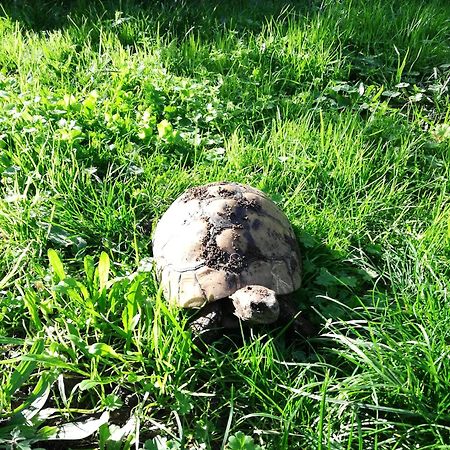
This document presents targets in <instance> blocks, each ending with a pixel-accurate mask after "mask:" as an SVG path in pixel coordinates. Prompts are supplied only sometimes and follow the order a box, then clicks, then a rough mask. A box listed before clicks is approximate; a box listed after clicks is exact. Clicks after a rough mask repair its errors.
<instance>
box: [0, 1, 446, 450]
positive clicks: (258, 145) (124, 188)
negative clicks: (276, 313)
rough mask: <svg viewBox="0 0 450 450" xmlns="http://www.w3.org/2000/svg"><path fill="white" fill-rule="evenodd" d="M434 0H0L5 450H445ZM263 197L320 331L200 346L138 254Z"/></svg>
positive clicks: (442, 63)
mask: <svg viewBox="0 0 450 450" xmlns="http://www.w3.org/2000/svg"><path fill="white" fill-rule="evenodd" d="M449 18H450V3H448V2H447V1H445V0H430V1H420V0H410V1H408V2H406V1H405V2H392V1H387V0H374V1H371V2H367V1H365V0H353V1H350V0H322V1H321V0H310V1H298V2H296V1H292V2H288V1H284V0H283V1H281V0H273V1H258V0H245V1H188V0H181V1H174V2H167V1H166V2H165V1H161V2H155V3H153V2H138V1H137V0H136V1H131V0H129V1H128V0H104V1H103V2H89V1H84V0H73V1H69V0H67V1H63V0H60V1H58V2H56V1H50V0H44V1H42V2H36V1H33V0H23V1H12V0H11V1H6V2H2V5H0V176H1V179H0V181H1V182H0V191H1V193H0V448H7V449H22V450H25V449H29V448H47V449H57V448H60V449H66V448H101V449H106V450H116V449H127V448H144V449H153V450H156V449H157V450H163V449H227V450H237V449H243V450H257V449H259V450H262V449H265V450H269V449H274V450H278V449H312V450H313V449H318V450H324V449H333V450H335V449H336V450H337V449H361V450H363V449H364V450H366V449H407V450H410V449H413V448H414V449H450V298H449V288H450V98H449V86H450V20H449ZM218 180H228V181H238V182H241V183H245V184H249V185H252V186H254V187H256V188H258V189H261V190H262V191H264V192H265V193H266V194H267V195H268V196H269V197H271V198H272V199H273V200H274V201H275V202H276V203H277V204H278V205H279V207H280V208H281V209H282V210H283V211H284V212H285V213H286V215H287V217H288V218H289V220H290V222H291V223H292V225H293V227H294V230H295V233H296V236H297V238H298V242H299V244H300V248H301V251H302V257H303V284H302V287H301V288H300V290H299V291H297V293H296V294H295V296H294V299H293V301H294V302H295V303H296V306H297V307H298V308H300V309H301V310H302V311H303V314H304V315H305V316H306V317H308V318H309V320H311V321H312V322H313V323H314V324H315V325H316V326H317V327H318V329H319V332H318V334H317V336H314V337H312V338H309V339H305V338H304V337H302V336H300V335H297V334H294V335H293V334H292V333H291V332H290V331H289V329H286V328H276V327H275V328H274V327H261V328H255V329H253V330H251V331H250V332H249V331H247V332H245V331H243V332H242V333H241V334H242V335H241V336H239V333H238V335H237V336H233V335H227V334H225V335H224V336H223V338H221V339H219V340H218V341H217V342H215V343H213V344H211V345H207V346H197V344H196V343H195V342H193V340H192V336H191V333H190V331H189V330H188V328H187V327H185V322H186V315H185V314H183V313H182V312H180V311H178V310H177V309H176V308H174V307H172V306H169V305H168V304H167V303H166V302H165V299H164V298H163V296H162V293H161V290H160V288H159V284H158V280H157V279H156V278H155V273H154V270H153V266H152V260H151V257H152V249H151V236H152V230H153V229H154V226H155V224H156V223H157V220H158V219H159V218H160V217H161V215H162V214H163V213H164V211H165V210H166V209H167V208H168V207H169V205H170V204H171V203H172V202H173V201H174V200H175V198H176V197H177V196H178V195H180V194H181V193H182V192H183V191H184V190H185V189H186V188H188V187H190V186H195V185H200V184H204V183H207V182H212V181H218Z"/></svg>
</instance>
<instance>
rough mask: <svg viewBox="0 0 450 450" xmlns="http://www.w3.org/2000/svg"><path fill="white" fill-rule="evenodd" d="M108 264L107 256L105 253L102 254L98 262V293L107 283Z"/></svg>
mask: <svg viewBox="0 0 450 450" xmlns="http://www.w3.org/2000/svg"><path fill="white" fill-rule="evenodd" d="M109 264H110V263H109V256H108V255H107V253H105V252H102V254H101V255H100V259H99V262H98V282H99V290H100V291H101V290H103V289H104V288H105V287H106V284H107V283H108V276H109Z"/></svg>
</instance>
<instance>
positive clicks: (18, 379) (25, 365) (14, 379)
mask: <svg viewBox="0 0 450 450" xmlns="http://www.w3.org/2000/svg"><path fill="white" fill-rule="evenodd" d="M43 350H44V340H43V339H38V340H37V341H36V342H35V343H34V344H33V345H32V346H31V348H30V351H29V352H28V356H30V357H32V356H35V355H40V354H41V353H42V352H43ZM35 368H36V362H35V361H34V360H31V359H30V360H26V359H25V357H24V358H23V360H22V361H21V362H20V363H19V365H18V366H17V368H16V369H14V372H13V373H12V375H11V378H10V379H9V380H8V382H7V383H6V386H5V395H6V397H11V396H12V395H13V394H14V393H15V392H16V391H17V390H18V389H19V388H20V387H21V386H22V384H23V383H24V382H25V381H27V380H28V379H29V377H30V375H31V374H32V373H33V371H34V369H35Z"/></svg>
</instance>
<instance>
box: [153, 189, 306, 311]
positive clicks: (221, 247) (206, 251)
mask: <svg viewBox="0 0 450 450" xmlns="http://www.w3.org/2000/svg"><path fill="white" fill-rule="evenodd" d="M153 256H154V260H155V262H156V270H157V275H158V277H159V278H160V280H161V284H162V286H163V290H164V295H165V297H166V298H167V299H168V300H170V301H174V302H175V303H177V304H178V305H180V306H183V307H197V306H201V305H203V304H204V303H206V302H210V301H214V300H219V299H221V298H225V297H228V296H230V295H232V294H233V293H234V292H235V291H236V290H238V289H240V288H242V287H244V286H246V285H250V284H256V285H262V286H265V287H267V288H269V289H273V290H274V291H275V292H276V293H277V294H288V293H290V292H293V291H294V290H296V289H298V288H299V287H300V283H301V276H300V272H301V271H300V269H301V258H300V251H299V248H298V244H297V241H296V239H295V235H294V232H293V230H292V227H291V225H290V223H289V221H288V219H287V218H286V216H285V215H284V213H283V212H282V211H281V210H280V209H279V208H278V207H277V206H276V205H275V203H273V202H272V200H270V199H269V198H268V197H267V196H266V195H265V194H264V193H263V192H261V191H259V190H257V189H255V188H252V187H250V186H245V185H242V184H239V183H225V182H222V183H211V184H208V185H205V186H197V187H193V188H191V189H188V190H187V191H186V192H185V193H184V194H182V195H181V196H180V197H179V198H178V199H177V200H175V202H174V203H172V205H171V206H170V207H169V209H168V210H167V211H166V212H165V214H164V215H163V216H162V217H161V219H160V221H159V222H158V225H157V227H156V230H155V234H154V236H153Z"/></svg>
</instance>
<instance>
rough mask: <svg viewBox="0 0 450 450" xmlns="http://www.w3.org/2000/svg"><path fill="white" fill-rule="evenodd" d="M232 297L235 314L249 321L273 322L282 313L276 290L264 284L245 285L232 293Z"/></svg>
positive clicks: (259, 322)
mask: <svg viewBox="0 0 450 450" xmlns="http://www.w3.org/2000/svg"><path fill="white" fill-rule="evenodd" d="M230 298H231V299H232V300H233V305H234V308H235V312H234V314H235V315H236V316H237V317H239V319H241V320H242V321H245V322H248V323H252V324H265V323H272V322H275V321H276V320H277V319H278V316H279V314H280V305H279V304H278V300H277V299H276V296H275V292H274V291H272V289H268V288H266V287H264V286H258V285H249V286H245V287H243V288H241V289H238V290H237V291H236V292H235V293H234V294H233V295H230Z"/></svg>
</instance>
